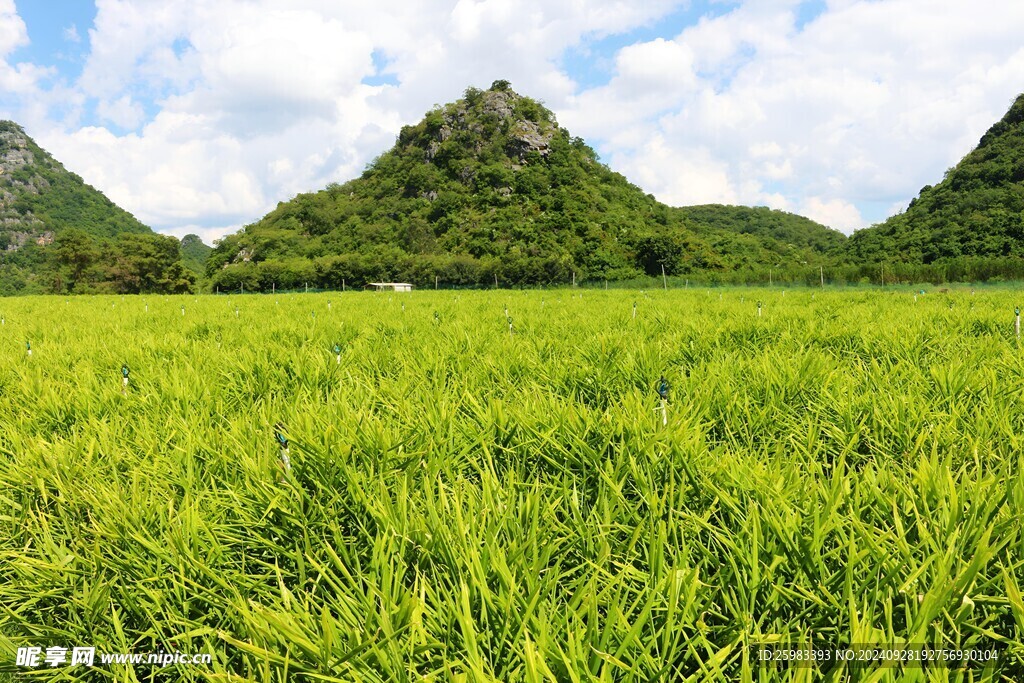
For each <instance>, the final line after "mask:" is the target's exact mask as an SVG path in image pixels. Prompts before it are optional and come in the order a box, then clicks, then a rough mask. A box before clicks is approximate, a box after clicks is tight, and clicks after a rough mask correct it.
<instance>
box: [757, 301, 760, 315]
mask: <svg viewBox="0 0 1024 683" xmlns="http://www.w3.org/2000/svg"><path fill="white" fill-rule="evenodd" d="M757 317H758V318H760V317H761V302H760V301H758V302H757Z"/></svg>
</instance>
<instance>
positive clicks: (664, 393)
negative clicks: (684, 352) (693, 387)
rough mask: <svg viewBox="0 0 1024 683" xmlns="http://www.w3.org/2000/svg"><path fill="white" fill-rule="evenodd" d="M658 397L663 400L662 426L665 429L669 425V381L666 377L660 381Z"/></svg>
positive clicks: (663, 376) (662, 377)
mask: <svg viewBox="0 0 1024 683" xmlns="http://www.w3.org/2000/svg"><path fill="white" fill-rule="evenodd" d="M658 396H659V397H660V398H661V426H662V427H664V426H665V425H667V424H668V381H667V380H666V379H665V375H662V376H661V379H659V380H658ZM655 410H658V409H657V408H655Z"/></svg>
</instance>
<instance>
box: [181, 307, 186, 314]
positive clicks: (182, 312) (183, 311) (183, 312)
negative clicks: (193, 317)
mask: <svg viewBox="0 0 1024 683" xmlns="http://www.w3.org/2000/svg"><path fill="white" fill-rule="evenodd" d="M181 314H182V315H185V307H184V306H182V307H181Z"/></svg>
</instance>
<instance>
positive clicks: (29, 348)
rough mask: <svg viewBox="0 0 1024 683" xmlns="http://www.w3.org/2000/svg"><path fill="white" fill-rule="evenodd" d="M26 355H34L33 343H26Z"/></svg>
mask: <svg viewBox="0 0 1024 683" xmlns="http://www.w3.org/2000/svg"><path fill="white" fill-rule="evenodd" d="M25 354H26V355H29V356H31V355H32V342H25Z"/></svg>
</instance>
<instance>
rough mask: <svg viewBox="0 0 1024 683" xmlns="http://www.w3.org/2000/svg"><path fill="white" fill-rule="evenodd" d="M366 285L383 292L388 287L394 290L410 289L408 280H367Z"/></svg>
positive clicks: (404, 290) (409, 290)
mask: <svg viewBox="0 0 1024 683" xmlns="http://www.w3.org/2000/svg"><path fill="white" fill-rule="evenodd" d="M366 286H367V287H373V288H374V289H376V290H377V291H378V292H383V291H384V290H388V289H389V290H391V291H394V292H411V291H412V285H410V284H409V283H408V282H367V283H366Z"/></svg>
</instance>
